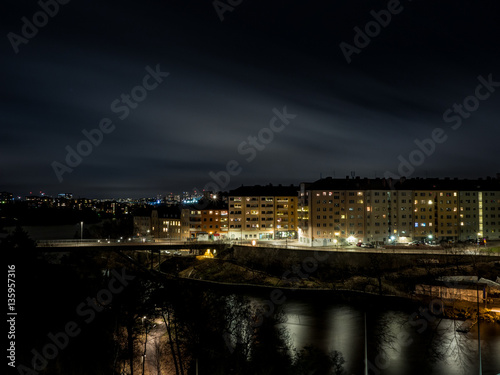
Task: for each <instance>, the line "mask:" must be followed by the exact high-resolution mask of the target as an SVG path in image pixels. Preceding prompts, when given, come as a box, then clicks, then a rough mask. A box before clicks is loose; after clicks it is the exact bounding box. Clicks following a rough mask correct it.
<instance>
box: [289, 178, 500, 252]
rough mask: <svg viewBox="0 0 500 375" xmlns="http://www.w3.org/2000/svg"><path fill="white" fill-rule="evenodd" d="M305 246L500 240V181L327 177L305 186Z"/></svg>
mask: <svg viewBox="0 0 500 375" xmlns="http://www.w3.org/2000/svg"><path fill="white" fill-rule="evenodd" d="M298 198H299V200H298V208H297V214H298V215H297V217H298V238H299V242H300V243H302V244H306V245H310V246H326V245H334V244H340V243H344V242H350V243H355V242H371V243H396V242H397V243H407V242H410V241H414V240H419V241H424V240H425V241H465V240H471V239H477V238H486V239H500V222H499V216H498V215H499V210H500V178H499V177H498V176H497V178H487V179H484V180H483V179H478V180H458V179H449V178H445V179H421V178H414V179H405V178H402V179H400V180H392V179H380V178H376V179H367V178H365V179H361V178H359V177H357V178H349V177H346V179H332V178H325V179H321V180H318V181H316V182H313V183H301V184H300V189H299V196H298Z"/></svg>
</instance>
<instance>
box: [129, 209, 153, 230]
mask: <svg viewBox="0 0 500 375" xmlns="http://www.w3.org/2000/svg"><path fill="white" fill-rule="evenodd" d="M151 213H152V209H151V208H139V209H137V210H135V211H134V213H133V217H134V235H136V236H137V237H146V236H148V235H150V233H151Z"/></svg>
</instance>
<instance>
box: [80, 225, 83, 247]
mask: <svg viewBox="0 0 500 375" xmlns="http://www.w3.org/2000/svg"><path fill="white" fill-rule="evenodd" d="M82 241H83V221H80V242H82Z"/></svg>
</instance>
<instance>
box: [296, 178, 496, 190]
mask: <svg viewBox="0 0 500 375" xmlns="http://www.w3.org/2000/svg"><path fill="white" fill-rule="evenodd" d="M304 185H305V188H306V189H307V190H388V189H394V190H464V191H500V178H499V177H498V176H497V177H487V178H485V179H482V178H479V179H475V180H468V179H458V178H442V179H440V178H418V177H417V178H405V177H402V178H400V179H399V180H394V179H390V178H389V179H386V178H360V177H355V178H351V177H349V176H347V177H346V178H345V179H334V178H331V177H326V178H322V179H320V180H317V181H314V182H309V183H308V182H305V183H304Z"/></svg>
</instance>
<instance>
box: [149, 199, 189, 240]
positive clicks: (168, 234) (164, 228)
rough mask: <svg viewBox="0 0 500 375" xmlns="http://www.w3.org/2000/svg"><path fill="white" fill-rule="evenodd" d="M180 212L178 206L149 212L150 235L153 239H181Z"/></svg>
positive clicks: (164, 207)
mask: <svg viewBox="0 0 500 375" xmlns="http://www.w3.org/2000/svg"><path fill="white" fill-rule="evenodd" d="M181 232H182V230H181V210H180V208H179V206H163V207H157V208H155V209H153V210H152V211H151V234H152V236H153V238H154V239H163V240H165V239H167V240H168V239H171V240H180V239H181Z"/></svg>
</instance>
